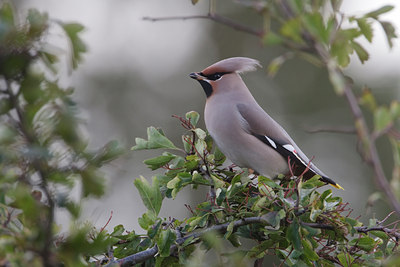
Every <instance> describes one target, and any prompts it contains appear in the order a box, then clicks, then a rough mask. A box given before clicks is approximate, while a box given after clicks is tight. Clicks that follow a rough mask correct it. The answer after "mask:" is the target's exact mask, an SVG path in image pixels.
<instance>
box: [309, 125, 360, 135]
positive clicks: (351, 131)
mask: <svg viewBox="0 0 400 267" xmlns="http://www.w3.org/2000/svg"><path fill="white" fill-rule="evenodd" d="M306 131H307V132H308V133H340V134H356V133H357V131H356V129H355V128H354V127H350V126H342V127H339V126H332V127H331V126H325V127H322V126H321V127H315V128H311V129H307V130H306Z"/></svg>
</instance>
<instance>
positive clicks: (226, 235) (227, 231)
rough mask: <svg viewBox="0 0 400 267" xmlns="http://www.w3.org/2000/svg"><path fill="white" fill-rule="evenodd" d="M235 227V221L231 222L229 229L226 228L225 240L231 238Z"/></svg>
mask: <svg viewBox="0 0 400 267" xmlns="http://www.w3.org/2000/svg"><path fill="white" fill-rule="evenodd" d="M234 225H235V222H234V221H233V222H230V223H229V224H228V227H227V228H226V233H225V236H224V238H225V239H228V238H229V237H230V236H231V234H232V233H233V226H234Z"/></svg>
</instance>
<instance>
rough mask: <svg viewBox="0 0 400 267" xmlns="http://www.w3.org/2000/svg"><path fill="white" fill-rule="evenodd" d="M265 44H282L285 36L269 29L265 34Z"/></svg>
mask: <svg viewBox="0 0 400 267" xmlns="http://www.w3.org/2000/svg"><path fill="white" fill-rule="evenodd" d="M262 41H263V44H264V45H267V46H268V45H280V44H282V43H283V42H284V40H283V38H282V37H280V36H279V35H278V34H276V33H274V32H272V31H269V32H268V33H267V34H265V35H264V37H263V39H262Z"/></svg>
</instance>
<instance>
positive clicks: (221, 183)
mask: <svg viewBox="0 0 400 267" xmlns="http://www.w3.org/2000/svg"><path fill="white" fill-rule="evenodd" d="M211 178H212V180H213V182H214V186H215V188H221V187H225V182H224V181H222V180H220V179H219V178H217V177H216V176H215V175H213V174H211Z"/></svg>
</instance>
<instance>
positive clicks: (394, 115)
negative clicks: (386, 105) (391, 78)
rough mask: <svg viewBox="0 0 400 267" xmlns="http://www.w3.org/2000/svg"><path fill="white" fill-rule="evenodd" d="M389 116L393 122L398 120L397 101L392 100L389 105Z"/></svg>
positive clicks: (398, 107) (399, 114)
mask: <svg viewBox="0 0 400 267" xmlns="http://www.w3.org/2000/svg"><path fill="white" fill-rule="evenodd" d="M390 114H391V116H392V118H393V119H394V120H395V119H399V118H400V103H399V102H398V101H396V100H393V101H392V102H391V103H390Z"/></svg>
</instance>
